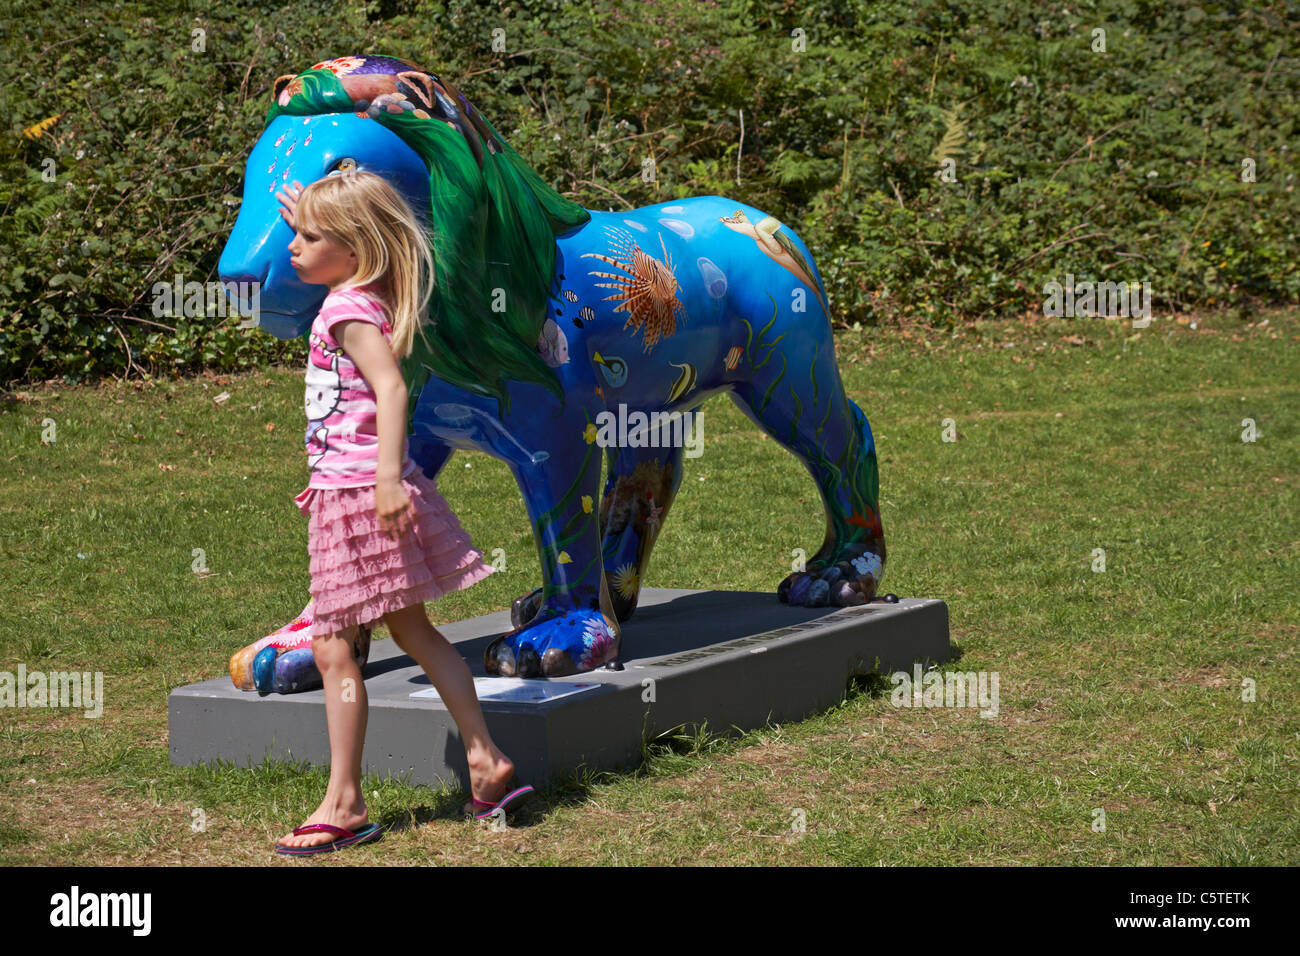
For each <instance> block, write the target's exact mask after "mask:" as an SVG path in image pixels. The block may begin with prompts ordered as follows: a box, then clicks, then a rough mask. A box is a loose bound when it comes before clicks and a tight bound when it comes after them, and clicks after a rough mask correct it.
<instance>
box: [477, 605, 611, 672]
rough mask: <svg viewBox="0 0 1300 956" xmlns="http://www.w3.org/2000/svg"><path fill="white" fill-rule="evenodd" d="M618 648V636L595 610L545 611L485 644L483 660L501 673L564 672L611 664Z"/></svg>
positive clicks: (489, 669)
mask: <svg viewBox="0 0 1300 956" xmlns="http://www.w3.org/2000/svg"><path fill="white" fill-rule="evenodd" d="M618 647H619V635H618V634H617V633H616V632H615V630H614V629H613V628H612V627H611V626H610V624H609V622H608V621H607V620H606V619H605V616H604V615H603V614H601V613H600V612H599V611H594V610H581V611H562V612H553V613H551V614H549V615H548V614H547V613H546V611H545V610H543V611H542V612H540V613H539V614H538V615H537V617H536V618H534V619H533V621H532V622H531V623H529V624H527V625H526V626H524V627H521V628H516V629H515V630H513V631H510V632H509V633H508V634H502V635H501V636H500V637H498V638H497V639H496V640H494V641H493V642H492V643H491V644H489V645H488V647H487V650H486V651H485V652H484V655H483V665H484V667H485V668H486V670H487V672H488V673H489V674H500V675H502V676H503V677H565V676H567V675H569V674H580V673H583V672H585V671H590V670H594V669H595V668H597V667H599V666H601V665H602V664H607V663H609V662H610V661H612V660H614V659H615V658H617V657H618Z"/></svg>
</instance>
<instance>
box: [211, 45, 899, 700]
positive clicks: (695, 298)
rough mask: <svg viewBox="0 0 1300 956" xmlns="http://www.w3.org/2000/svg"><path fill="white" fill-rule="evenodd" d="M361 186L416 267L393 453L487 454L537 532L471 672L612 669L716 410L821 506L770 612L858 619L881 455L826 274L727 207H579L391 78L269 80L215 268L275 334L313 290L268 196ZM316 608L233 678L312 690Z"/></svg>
mask: <svg viewBox="0 0 1300 956" xmlns="http://www.w3.org/2000/svg"><path fill="white" fill-rule="evenodd" d="M354 167H359V168H361V169H365V170H369V171H371V172H374V173H377V174H379V175H381V176H383V177H385V178H386V179H387V180H388V181H389V182H390V183H392V184H393V185H394V186H395V187H396V188H397V189H398V191H399V192H400V193H401V194H402V195H403V196H404V197H405V198H406V200H407V201H408V202H409V203H410V205H411V207H412V209H413V210H415V211H416V214H417V215H418V216H419V217H420V218H421V220H422V221H423V222H426V223H427V225H428V228H429V230H430V237H431V240H432V242H433V246H434V258H435V266H436V270H437V289H436V290H435V292H434V297H433V299H432V300H431V302H430V304H429V310H430V312H429V314H430V325H429V330H428V335H427V342H426V343H423V344H422V343H419V342H418V339H417V347H416V350H415V352H414V353H413V354H412V355H411V356H410V357H409V358H408V359H407V360H406V361H405V363H404V365H403V376H404V377H405V379H406V381H407V385H408V391H409V394H410V399H411V406H410V449H411V456H412V458H414V459H415V461H416V462H417V464H418V465H419V466H420V467H422V468H423V469H424V471H425V474H427V475H428V476H430V477H433V478H436V476H437V474H438V472H439V471H440V470H441V469H442V467H443V466H444V465H445V464H446V463H447V459H448V458H449V457H450V455H451V453H452V451H453V449H456V448H465V449H477V450H479V451H482V452H484V453H486V454H488V455H491V456H493V457H495V458H499V459H501V460H502V461H504V462H506V464H507V465H508V466H509V467H510V469H511V471H512V472H513V474H514V476H515V479H516V480H517V481H518V483H519V490H520V492H521V493H522V494H523V497H524V502H525V504H526V506H527V509H528V513H529V516H530V517H531V520H532V526H533V535H534V538H535V540H536V543H537V550H538V553H539V555H540V557H541V566H542V584H541V587H539V588H537V589H536V590H534V591H532V592H531V593H529V594H525V595H522V596H520V597H519V598H518V599H516V600H515V601H514V604H513V608H512V621H513V626H514V629H513V630H512V631H510V632H509V633H507V634H503V635H501V636H499V637H498V638H496V639H495V640H494V641H493V642H492V643H491V644H490V645H489V646H488V648H487V650H486V652H485V665H486V668H487V670H488V672H489V673H493V674H502V675H506V676H522V677H539V676H540V677H554V676H561V675H566V674H573V673H579V672H582V671H588V670H591V669H593V668H595V667H598V666H600V665H602V664H607V663H612V662H615V661H617V658H618V655H619V651H620V644H621V632H620V629H619V624H620V622H622V621H625V620H627V619H628V618H629V617H630V616H631V615H632V613H633V611H634V610H635V608H636V605H637V596H638V589H639V586H640V582H641V581H643V580H644V579H645V572H646V567H647V566H648V564H649V562H650V554H651V551H652V549H653V547H654V542H655V539H656V537H657V536H658V534H659V531H660V529H661V528H662V527H663V524H664V522H665V521H666V520H667V517H668V514H669V512H670V511H671V509H672V504H673V497H674V495H675V494H676V493H677V489H678V487H679V485H680V483H681V480H682V459H683V457H685V451H686V447H687V444H688V442H687V441H686V440H684V439H683V438H682V435H683V432H682V428H681V424H682V423H683V422H686V421H688V420H689V419H690V418H691V417H692V416H690V415H687V414H685V413H689V412H692V410H693V409H695V408H696V407H697V406H699V405H700V404H702V403H703V402H704V401H705V400H706V399H708V398H709V397H710V396H712V395H715V394H717V393H718V392H721V391H725V392H726V393H727V394H729V395H730V396H731V398H732V400H733V401H735V402H736V404H737V405H738V406H739V407H740V409H741V410H742V411H743V412H744V413H745V414H746V415H747V416H748V417H749V418H750V419H751V420H752V421H754V422H755V423H756V424H757V425H758V426H759V427H760V428H762V429H763V430H764V431H765V432H766V433H767V434H768V435H770V436H771V437H772V438H774V439H775V440H777V441H778V442H780V443H781V444H782V445H784V446H785V447H786V448H787V449H789V450H790V451H791V452H793V453H794V454H795V455H797V456H798V457H799V458H800V459H801V460H802V461H803V462H804V464H805V466H806V467H807V468H808V470H809V471H810V472H811V473H812V475H813V478H814V479H816V482H817V486H818V488H819V489H820V491H821V495H822V501H823V503H824V506H825V510H826V535H825V538H824V540H823V542H822V545H821V547H820V548H819V549H818V550H817V552H816V553H815V554H814V555H813V556H812V557H811V558H810V559H809V560H808V561H807V562H806V565H805V567H804V568H803V569H802V570H799V571H796V572H795V573H792V574H790V575H788V576H787V577H785V579H784V580H782V581H781V582H780V584H779V586H778V587H777V597H778V598H779V599H780V600H781V601H784V602H788V603H791V604H799V605H804V606H809V607H817V606H848V605H857V604H863V603H865V602H867V601H869V600H872V599H873V597H874V596H875V595H876V592H877V589H878V587H879V584H880V579H881V575H882V573H883V571H884V564H885V540H884V533H883V531H882V528H881V523H880V516H879V511H878V504H877V501H878V494H879V478H878V472H877V466H876V452H875V443H874V441H873V439H872V434H871V427H870V425H869V424H868V423H867V419H866V416H865V415H864V414H863V413H862V411H861V410H860V409H859V408H858V406H857V405H856V404H854V403H853V402H852V401H850V400H849V399H848V397H847V396H846V395H845V393H844V387H843V385H842V383H841V381H840V374H839V369H838V367H837V365H836V362H835V352H834V343H833V339H832V335H831V326H830V321H829V318H828V315H827V304H826V294H825V291H824V289H823V286H822V282H821V277H820V275H819V274H818V272H817V267H816V266H815V265H814V263H813V261H812V256H811V255H810V254H809V252H808V249H807V247H806V246H805V245H804V244H803V242H802V241H801V240H800V239H799V237H798V236H797V235H795V234H794V232H793V231H792V230H790V229H789V228H788V227H786V226H784V225H782V223H780V222H779V221H778V220H776V219H774V218H773V217H771V216H769V215H767V214H766V213H764V212H762V211H761V210H758V209H755V208H753V207H752V206H748V205H746V204H744V203H742V202H737V201H735V200H731V199H725V198H723V197H720V196H701V197H697V198H692V199H682V200H677V201H674V202H668V203H660V204H657V205H654V206H648V207H646V208H644V209H636V210H631V211H623V212H595V211H588V210H586V209H583V208H582V207H581V206H580V205H578V204H576V203H573V202H571V201H569V200H566V199H564V198H563V197H561V196H560V195H558V194H557V193H556V192H555V191H554V190H553V189H552V188H551V187H549V186H548V185H547V184H546V183H545V182H543V181H542V180H541V178H540V177H538V176H537V174H536V173H535V172H534V171H533V170H532V169H531V168H530V167H529V166H528V164H527V163H525V162H524V161H523V159H521V158H520V157H519V155H518V154H517V153H515V151H514V150H513V149H511V148H510V146H509V145H507V143H506V142H505V140H504V139H502V137H501V136H500V135H499V134H498V133H497V131H496V130H495V129H494V128H493V127H492V126H491V125H490V124H489V123H488V122H487V120H486V119H484V118H483V117H482V116H481V115H480V114H479V112H478V111H477V110H476V109H475V108H474V107H473V106H472V105H471V104H470V103H469V102H468V101H467V100H466V99H465V97H464V96H463V95H462V94H461V93H459V92H458V91H457V90H456V89H455V88H454V87H453V86H452V85H451V84H450V83H448V82H447V81H445V80H441V79H439V78H438V77H437V76H435V75H434V74H432V73H429V72H428V71H426V70H423V69H421V68H420V67H418V66H415V65H413V64H411V63H408V62H405V61H403V60H397V59H393V58H389V57H373V56H355V57H341V58H338V59H334V60H330V61H328V62H325V63H318V64H316V65H315V66H313V67H312V68H311V69H309V70H307V71H305V72H303V73H301V74H299V75H297V76H282V77H280V78H279V79H278V80H277V81H276V83H275V88H274V92H273V103H272V105H271V107H270V109H269V111H268V113H267V117H266V123H265V128H264V131H263V133H262V135H261V138H260V139H259V140H258V142H257V144H256V145H255V146H254V148H253V151H252V153H251V155H250V156H249V159H248V164H247V168H246V176H245V183H244V198H243V204H242V206H241V208H240V212H239V217H238V220H237V222H236V223H235V227H234V229H233V231H232V233H231V236H230V239H229V241H228V242H227V244H226V246H225V249H224V251H223V253H222V256H221V261H220V265H219V271H220V274H221V278H222V280H223V281H226V282H240V281H255V282H258V283H259V285H260V306H261V308H260V325H261V327H262V328H263V329H265V330H266V331H268V332H270V333H272V334H273V335H276V336H279V337H281V338H285V339H288V338H294V337H297V336H300V335H302V334H303V333H304V332H306V330H307V329H308V328H309V326H310V324H311V322H312V320H313V318H314V317H315V315H316V313H317V311H318V309H319V307H320V305H321V302H322V300H323V299H324V297H325V294H326V292H327V290H326V288H325V287H324V286H314V285H305V284H303V283H302V282H300V281H299V280H298V279H297V276H296V274H295V272H294V270H293V269H292V268H291V267H290V264H289V252H288V248H287V247H288V245H289V242H290V240H291V239H292V238H293V233H292V230H291V229H290V227H289V226H288V225H287V224H286V223H285V222H284V220H283V219H282V218H281V216H280V215H279V203H278V200H277V199H276V196H275V193H276V191H277V190H278V189H280V188H282V187H283V186H284V185H286V184H290V183H292V182H294V181H295V180H297V181H299V182H301V183H303V184H304V185H306V184H307V183H309V182H312V181H314V180H316V179H319V178H321V177H322V176H326V175H329V174H330V173H331V172H333V171H334V170H339V169H347V168H354ZM674 429H675V430H676V431H675V435H676V437H674ZM602 454H605V455H608V459H609V461H608V465H609V472H608V480H607V481H606V483H605V487H604V489H603V494H602V496H601V498H600V503H599V507H596V506H594V502H595V498H596V495H597V493H598V484H599V480H600V469H601V459H600V456H601V455H602ZM310 613H311V608H310V605H309V606H308V608H306V609H304V614H303V615H302V616H300V617H299V618H298V619H297V620H295V621H294V622H293V623H291V624H288V625H285V627H283V628H281V629H280V631H278V632H276V633H275V634H273V635H271V636H270V637H267V638H263V639H262V640H261V641H258V642H256V643H254V644H251V645H249V646H248V647H247V648H244V649H243V650H242V651H241V652H239V653H237V654H236V655H235V657H234V658H232V662H231V674H232V677H233V678H234V679H235V681H236V683H238V684H240V685H241V686H246V687H251V686H253V685H254V684H255V685H256V686H257V687H259V688H260V689H272V687H274V689H278V690H281V691H285V690H290V689H301V688H302V687H303V686H307V684H306V683H304V681H303V680H302V679H301V676H302V675H301V672H303V671H311V670H313V669H314V668H312V666H311V664H310V654H311V652H310V649H309V646H308V643H309V642H307V641H305V640H303V639H302V638H300V637H296V636H295V635H299V634H302V633H308V632H309V630H310V628H306V626H305V625H306V624H309V623H310ZM304 622H305V623H304ZM365 638H366V640H365V641H364V642H362V644H363V646H368V633H367V634H366V635H365ZM293 648H298V649H299V655H298V658H297V659H298V661H299V662H300V667H299V671H300V673H299V674H298V677H296V678H295V677H293V676H292V675H290V676H289V677H285V678H284V679H280V678H279V677H277V678H276V679H275V680H274V681H273V680H272V677H271V676H270V675H271V673H272V671H271V669H270V666H271V664H273V663H274V662H275V660H276V658H277V657H279V656H280V655H282V654H284V652H285V651H286V650H290V649H293ZM302 648H307V649H306V651H305V654H306V657H305V658H304V657H302ZM360 653H362V654H364V651H361V652H360ZM259 654H260V655H261V657H260V660H259V670H258V676H257V678H256V680H254V678H253V676H252V670H253V668H252V662H253V660H254V659H255V658H257V657H258V655H259ZM286 657H287V655H286ZM284 663H287V661H284ZM615 666H617V665H615ZM276 670H277V671H278V670H283V668H279V667H278V666H277V668H276Z"/></svg>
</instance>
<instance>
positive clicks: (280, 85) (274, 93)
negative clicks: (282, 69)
mask: <svg viewBox="0 0 1300 956" xmlns="http://www.w3.org/2000/svg"><path fill="white" fill-rule="evenodd" d="M293 77H294V74H292V73H286V74H284V76H277V77H276V78H275V82H274V83H273V84H271V99H272V100H274V101H275V102H277V103H278V102H280V94H281V93H282V92H284V88H285V87H286V86H288V85H289V84H290V83H292V82H293Z"/></svg>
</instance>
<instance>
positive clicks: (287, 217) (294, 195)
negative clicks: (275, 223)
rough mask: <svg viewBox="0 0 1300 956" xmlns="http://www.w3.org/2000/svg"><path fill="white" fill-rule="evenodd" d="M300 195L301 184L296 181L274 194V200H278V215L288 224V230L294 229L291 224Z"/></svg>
mask: <svg viewBox="0 0 1300 956" xmlns="http://www.w3.org/2000/svg"><path fill="white" fill-rule="evenodd" d="M301 195H302V183H300V182H298V180H296V179H295V180H294V181H293V185H292V186H286V187H285V188H284V189H282V190H280V191H279V192H277V193H276V194H275V198H276V199H278V200H280V206H281V209H280V215H281V216H283V217H284V221H285V222H287V223H288V224H289V228H290V229H296V228H297V227H296V226H294V224H293V214H294V213H295V212H296V211H297V209H298V197H299V196H301Z"/></svg>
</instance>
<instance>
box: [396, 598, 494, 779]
mask: <svg viewBox="0 0 1300 956" xmlns="http://www.w3.org/2000/svg"><path fill="white" fill-rule="evenodd" d="M384 623H385V624H387V625H388V630H389V633H391V634H392V635H393V640H394V641H396V642H397V646H398V647H400V648H401V649H402V650H403V651H405V652H406V653H407V654H409V655H411V657H412V658H414V659H415V662H416V663H417V664H419V665H420V667H422V668H423V669H424V673H425V674H427V675H428V677H429V680H431V681H432V682H433V686H434V687H436V688H438V696H439V697H441V698H442V701H443V703H444V704H446V705H447V710H449V711H450V712H451V716H452V719H453V720H455V721H456V727H457V728H458V729H459V730H460V736H461V740H463V741H464V742H465V757H466V760H467V761H468V762H469V777H470V789H471V791H472V795H473V796H475V797H478V798H479V799H480V800H490V801H493V802H495V801H497V800H499V799H501V798H502V797H504V796H505V795H506V789H507V787H508V785H509V783H510V778H511V777H513V776H514V772H515V765H514V764H513V763H511V761H510V758H509V757H507V756H506V755H505V754H503V753H502V752H501V751H500V750H498V749H497V746H496V744H494V743H493V742H492V736H491V735H490V734H489V733H488V729H487V723H486V722H485V721H484V720H483V708H482V707H480V706H479V702H478V694H476V693H475V692H474V677H473V675H472V674H470V671H469V665H468V664H466V663H465V659H464V658H463V657H461V656H460V654H459V653H457V651H456V649H455V648H454V647H452V646H451V644H450V643H448V641H447V639H446V638H445V637H443V636H442V635H441V634H440V633H438V630H437V628H435V627H434V626H433V625H432V624H431V623H430V622H429V617H428V615H427V614H425V613H424V605H423V604H414V605H412V606H411V607H407V608H402V610H400V611H391V612H389V613H388V614H385V615H384Z"/></svg>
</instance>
